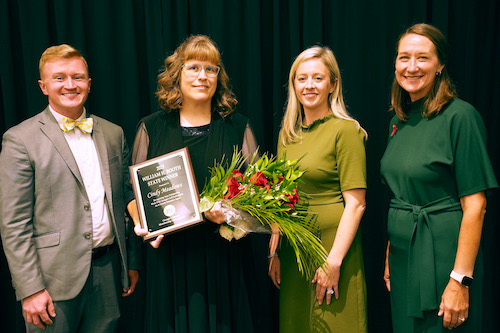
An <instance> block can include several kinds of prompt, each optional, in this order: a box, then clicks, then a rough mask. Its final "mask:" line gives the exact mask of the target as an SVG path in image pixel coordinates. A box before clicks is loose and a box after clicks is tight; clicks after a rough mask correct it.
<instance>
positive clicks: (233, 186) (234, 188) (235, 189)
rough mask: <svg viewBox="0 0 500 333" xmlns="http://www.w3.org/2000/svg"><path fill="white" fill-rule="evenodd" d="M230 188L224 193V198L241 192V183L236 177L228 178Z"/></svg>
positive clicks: (229, 197)
mask: <svg viewBox="0 0 500 333" xmlns="http://www.w3.org/2000/svg"><path fill="white" fill-rule="evenodd" d="M227 181H228V189H227V192H226V194H225V195H224V199H231V198H233V197H235V196H237V195H238V194H240V192H241V191H240V189H239V187H240V183H238V181H237V180H236V178H235V177H230V178H229V179H228V180H227Z"/></svg>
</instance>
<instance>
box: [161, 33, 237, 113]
mask: <svg viewBox="0 0 500 333" xmlns="http://www.w3.org/2000/svg"><path fill="white" fill-rule="evenodd" d="M188 60H199V61H208V62H211V63H213V64H214V65H217V66H219V67H220V72H219V75H218V76H217V89H216V91H215V94H214V96H213V97H212V109H214V108H215V109H216V110H217V111H218V112H219V113H220V114H221V115H222V116H226V115H228V114H230V113H231V112H233V110H234V107H235V106H236V104H237V103H238V101H237V100H236V98H235V96H234V94H233V93H232V92H231V89H230V83H229V77H228V76H227V73H226V70H225V69H224V65H222V62H221V56H220V52H219V50H218V49H217V46H216V45H215V43H214V42H213V41H212V40H211V39H210V38H209V37H208V36H204V35H196V36H191V37H188V38H187V39H186V40H185V41H184V42H183V43H182V44H181V45H179V47H178V48H177V49H176V50H175V52H174V54H172V55H171V56H169V57H167V58H166V59H165V62H164V68H163V71H162V72H161V73H160V75H158V91H157V92H156V96H157V98H158V103H159V104H160V106H161V107H162V108H163V109H165V110H167V111H169V112H170V111H172V110H178V109H180V108H181V107H182V92H181V88H180V84H179V83H180V76H181V70H182V66H183V65H184V63H185V62H186V61H188Z"/></svg>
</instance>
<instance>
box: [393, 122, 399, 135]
mask: <svg viewBox="0 0 500 333" xmlns="http://www.w3.org/2000/svg"><path fill="white" fill-rule="evenodd" d="M397 131H398V127H397V126H396V123H394V124H392V133H391V137H392V136H393V135H394V134H396V132H397Z"/></svg>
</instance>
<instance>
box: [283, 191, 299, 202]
mask: <svg viewBox="0 0 500 333" xmlns="http://www.w3.org/2000/svg"><path fill="white" fill-rule="evenodd" d="M292 191H293V194H287V195H286V197H287V199H288V201H289V202H290V203H291V204H296V203H297V202H299V194H298V193H297V189H296V188H294V189H293V190H292Z"/></svg>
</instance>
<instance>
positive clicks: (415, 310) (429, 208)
mask: <svg viewBox="0 0 500 333" xmlns="http://www.w3.org/2000/svg"><path fill="white" fill-rule="evenodd" d="M390 207H391V208H394V209H402V210H406V211H409V212H412V213H413V222H414V223H413V231H412V236H411V241H410V245H409V248H408V280H407V295H408V299H407V302H408V303H407V305H408V315H409V316H411V317H416V318H423V317H424V314H423V311H428V310H434V309H437V308H438V302H437V300H438V295H437V283H436V268H435V262H434V244H433V242H432V225H431V223H430V219H429V215H430V214H434V213H438V212H439V213H441V212H452V211H457V210H461V209H462V207H461V205H460V202H458V201H456V200H455V199H454V198H452V197H450V196H448V197H444V198H441V199H438V200H435V201H432V202H430V203H427V204H425V205H423V206H418V205H412V204H410V203H408V202H406V201H404V200H401V199H398V198H395V199H392V200H391V204H390Z"/></svg>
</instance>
